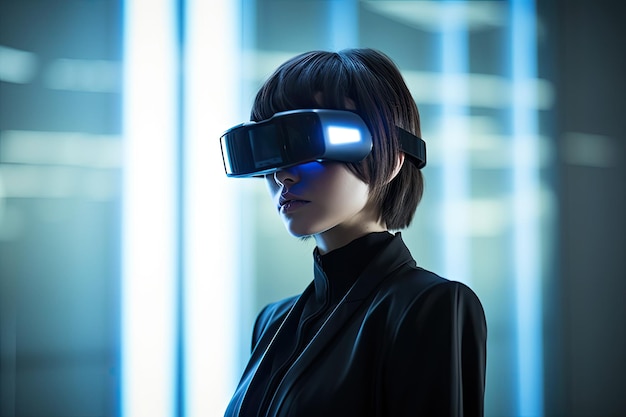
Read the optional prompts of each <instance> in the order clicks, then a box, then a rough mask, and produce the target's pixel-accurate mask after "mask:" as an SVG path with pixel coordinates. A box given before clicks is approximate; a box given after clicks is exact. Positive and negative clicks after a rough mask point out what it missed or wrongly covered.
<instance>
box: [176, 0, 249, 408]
mask: <svg viewBox="0 0 626 417" xmlns="http://www.w3.org/2000/svg"><path fill="white" fill-rule="evenodd" d="M239 3H240V2H235V1H231V0H214V1H210V2H209V1H204V0H188V1H186V18H185V21H186V32H185V39H186V41H185V54H184V55H185V73H184V74H185V93H184V96H185V104H184V108H185V109H186V112H185V128H184V130H185V132H186V143H185V156H184V169H185V171H184V177H185V182H184V190H185V196H184V206H185V211H184V223H185V233H184V235H185V244H184V246H185V255H184V265H185V266H184V269H185V271H186V274H185V284H184V300H185V304H184V317H185V324H184V326H185V330H184V335H185V341H184V354H185V371H184V375H185V381H184V386H185V393H184V404H185V408H184V411H185V416H187V417H204V416H218V415H222V414H223V413H224V411H225V409H226V405H227V402H228V399H229V398H230V396H231V395H232V393H233V392H234V389H235V384H236V381H237V378H238V375H236V374H235V368H236V362H237V357H238V351H239V350H238V347H237V336H238V332H239V329H238V327H237V326H238V323H239V320H238V317H237V311H238V308H237V299H238V298H237V291H238V270H239V265H241V264H242V263H243V262H246V261H245V259H240V254H239V253H238V250H237V249H238V240H239V239H240V238H241V236H240V230H239V228H238V222H237V214H238V210H237V207H238V202H237V188H236V187H238V185H239V183H240V182H239V181H237V180H232V179H228V178H226V176H225V174H224V166H223V163H222V158H221V153H220V147H219V137H220V134H221V133H222V132H223V131H224V130H226V129H227V128H229V127H231V126H233V125H234V124H236V123H239V122H241V121H242V120H243V117H247V114H246V115H245V116H244V114H243V112H242V111H241V89H242V76H241V40H240V38H241V30H242V29H241V24H240V20H241V11H240V9H239V7H240V4H239ZM246 113H247V112H246Z"/></svg>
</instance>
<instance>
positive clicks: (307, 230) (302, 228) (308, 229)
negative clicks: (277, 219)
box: [285, 221, 328, 239]
mask: <svg viewBox="0 0 626 417" xmlns="http://www.w3.org/2000/svg"><path fill="white" fill-rule="evenodd" d="M294 223H295V222H293V221H291V222H285V228H286V229H287V231H288V232H289V234H290V235H292V236H294V237H297V238H301V239H306V238H309V237H311V236H314V235H317V234H320V233H323V232H325V231H326V230H328V228H323V227H315V225H311V224H306V225H304V224H294Z"/></svg>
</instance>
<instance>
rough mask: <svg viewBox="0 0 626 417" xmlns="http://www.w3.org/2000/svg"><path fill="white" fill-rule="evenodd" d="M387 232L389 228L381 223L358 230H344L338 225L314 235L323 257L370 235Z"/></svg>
mask: <svg viewBox="0 0 626 417" xmlns="http://www.w3.org/2000/svg"><path fill="white" fill-rule="evenodd" d="M385 231H387V228H386V227H385V225H383V224H381V223H368V224H365V225H363V226H362V227H359V228H358V229H354V228H344V227H341V226H340V225H338V226H335V227H333V228H331V229H328V230H326V231H324V232H322V233H318V234H316V235H314V237H315V243H316V244H317V250H318V251H319V253H320V254H321V255H325V254H327V253H328V252H331V251H333V250H335V249H339V248H341V247H343V246H346V245H347V244H348V243H350V242H352V241H353V240H355V239H358V238H360V237H362V236H365V235H367V234H369V233H374V232H385Z"/></svg>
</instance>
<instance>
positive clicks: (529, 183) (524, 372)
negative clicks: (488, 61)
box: [510, 0, 543, 417]
mask: <svg viewBox="0 0 626 417" xmlns="http://www.w3.org/2000/svg"><path fill="white" fill-rule="evenodd" d="M534 11H535V10H534V4H533V1H532V0H512V1H511V9H510V16H511V22H510V28H511V51H512V57H511V78H512V79H511V81H512V85H513V103H512V106H513V107H512V131H513V132H512V133H513V155H514V158H513V164H514V165H513V187H514V189H513V192H514V219H515V220H514V222H515V224H514V242H513V247H514V256H515V264H514V268H513V271H514V274H515V286H516V292H515V294H516V297H517V300H516V301H517V347H518V352H517V353H518V355H517V366H518V371H517V375H518V398H517V415H519V416H536V417H537V416H542V415H543V371H542V368H543V359H542V349H543V338H542V325H541V323H542V321H541V315H542V304H541V303H542V292H541V282H540V278H541V271H540V260H539V253H540V252H539V244H540V239H539V201H538V200H539V199H538V195H539V190H540V182H539V164H538V159H539V151H538V124H537V113H536V111H537V110H536V108H537V107H536V93H535V89H534V87H533V86H534V81H535V80H536V75H537V72H536V66H537V62H536V56H537V51H536V39H535V29H536V28H535V15H534Z"/></svg>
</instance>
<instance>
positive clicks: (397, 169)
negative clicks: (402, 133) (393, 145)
mask: <svg viewBox="0 0 626 417" xmlns="http://www.w3.org/2000/svg"><path fill="white" fill-rule="evenodd" d="M402 165H404V152H398V159H397V160H396V166H395V167H394V168H393V172H392V173H391V175H390V176H389V179H388V180H387V184H388V183H390V182H391V181H393V179H394V178H395V177H396V176H397V175H398V173H400V170H401V169H402Z"/></svg>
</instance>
